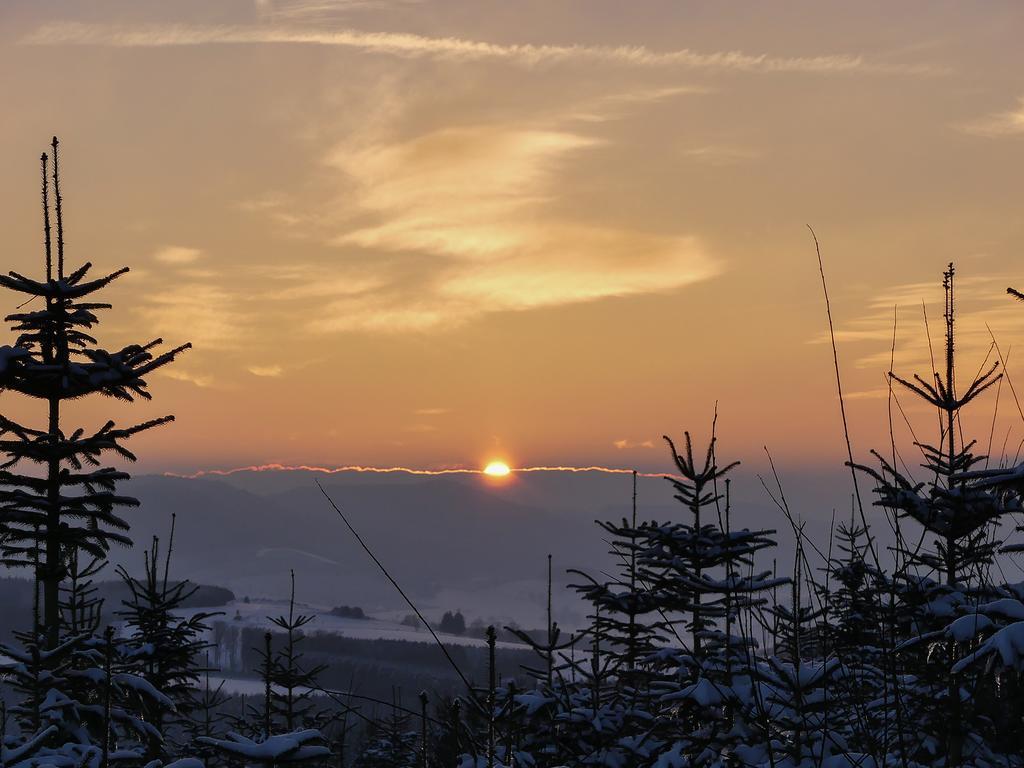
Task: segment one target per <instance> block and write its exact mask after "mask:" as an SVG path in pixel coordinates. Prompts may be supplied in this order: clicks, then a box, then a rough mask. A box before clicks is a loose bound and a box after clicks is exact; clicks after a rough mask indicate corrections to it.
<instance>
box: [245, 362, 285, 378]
mask: <svg viewBox="0 0 1024 768" xmlns="http://www.w3.org/2000/svg"><path fill="white" fill-rule="evenodd" d="M246 370H248V371H249V373H251V374H252V375H253V376H261V377H263V378H276V377H278V376H280V375H281V374H282V373H284V368H282V367H281V366H280V365H250V366H249V367H248V368H247V369H246Z"/></svg>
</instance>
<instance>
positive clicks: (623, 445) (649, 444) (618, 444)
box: [612, 438, 654, 451]
mask: <svg viewBox="0 0 1024 768" xmlns="http://www.w3.org/2000/svg"><path fill="white" fill-rule="evenodd" d="M612 445H613V446H615V448H616V449H618V450H620V451H625V450H629V449H631V448H653V447H654V441H653V440H642V441H640V442H634V441H632V440H626V439H625V438H623V439H621V440H613V441H612Z"/></svg>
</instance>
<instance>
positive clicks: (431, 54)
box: [22, 21, 934, 74]
mask: <svg viewBox="0 0 1024 768" xmlns="http://www.w3.org/2000/svg"><path fill="white" fill-rule="evenodd" d="M22 42H24V43H27V44H31V45H104V46H115V47H122V48H136V47H170V46H190V45H215V44H221V45H243V44H291V45H322V46H334V47H340V48H349V49H354V50H358V51H362V52H367V53H380V54H387V55H391V56H400V57H405V58H431V59H440V60H452V61H482V60H498V61H507V62H510V63H515V64H520V65H525V66H537V65H542V64H561V63H571V62H579V63H591V64H593V63H607V64H616V65H627V66H634V67H680V68H686V69H700V70H719V71H734V72H769V73H770V72H779V73H786V72H794V73H845V72H876V73H879V72H889V73H891V72H904V73H908V74H928V73H931V72H933V71H934V70H933V69H932V68H931V67H929V66H927V65H916V64H912V65H901V64H890V63H884V62H879V61H872V60H868V59H866V58H865V57H863V56H860V55H851V54H832V55H824V56H770V55H768V54H749V53H745V52H742V51H715V52H710V53H708V52H700V51H695V50H692V49H689V48H682V49H677V50H673V51H655V50H651V49H650V48H647V47H646V46H642V45H620V46H593V45H534V44H531V43H521V44H512V45H508V44H498V43H489V42H484V41H479V40H469V39H465V38H459V37H428V36H425V35H417V34H410V33H403V32H390V31H388V32H366V31H362V30H356V29H334V30H330V29H300V28H290V27H281V26H273V25H271V24H263V25H251V26H239V25H194V24H140V25H123V24H95V23H83V22H70V21H66V22H56V23H49V24H44V25H42V26H40V27H38V28H37V29H36V30H34V31H33V32H31V33H30V34H29V35H27V36H26V37H25V38H23V40H22Z"/></svg>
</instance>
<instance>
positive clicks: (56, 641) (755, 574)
mask: <svg viewBox="0 0 1024 768" xmlns="http://www.w3.org/2000/svg"><path fill="white" fill-rule="evenodd" d="M57 149H58V144H57V140H56V139H54V141H53V144H52V152H51V153H49V154H44V155H43V156H42V158H41V188H42V213H43V234H44V249H45V258H44V262H43V277H42V278H40V279H37V278H33V277H30V276H25V275H21V274H17V273H14V272H12V273H9V274H8V275H6V276H0V286H2V287H4V288H7V289H9V290H10V291H13V292H14V293H15V294H16V295H17V296H18V302H17V304H18V306H17V308H16V310H15V311H14V312H13V313H12V314H10V315H8V316H7V318H6V320H7V321H8V322H9V323H11V325H12V326H13V329H14V332H15V334H16V338H15V340H14V343H13V344H11V345H8V346H2V347H0V388H2V389H3V390H4V396H5V397H7V396H8V393H17V394H20V395H22V396H24V397H27V398H30V399H31V400H33V401H34V402H36V403H37V404H38V405H39V408H38V412H39V414H40V420H39V422H38V423H34V424H22V423H18V422H16V421H14V420H12V419H9V418H6V417H2V416H0V452H2V453H3V455H4V463H3V465H2V468H0V555H2V558H3V564H4V565H6V566H7V567H9V568H13V569H21V570H22V571H23V572H24V574H25V576H26V577H27V578H26V579H25V580H24V581H20V582H18V584H19V585H22V584H24V585H27V588H26V589H23V590H13V591H12V592H11V595H12V596H11V597H10V598H5V599H8V600H9V603H7V604H4V605H3V606H0V607H3V608H5V609H6V610H5V613H9V614H10V616H8V621H9V623H10V625H11V626H12V627H15V628H16V631H15V632H14V634H13V639H12V640H11V641H10V642H8V643H6V644H5V645H3V646H2V647H0V654H2V656H3V659H2V661H0V672H2V674H3V686H4V690H3V697H2V702H3V704H2V707H0V762H2V764H3V766H17V767H18V768H29V767H30V766H31V767H32V768H35V767H36V766H59V767H60V768H77V767H79V766H83V767H88V768H109V766H112V765H120V766H126V768H127V767H134V766H140V767H141V766H146V768H159V766H162V765H175V766H177V768H196V766H199V765H201V764H207V765H210V766H231V767H234V766H241V765H265V766H273V765H276V764H283V763H299V762H303V763H310V764H315V765H318V766H325V767H326V766H338V768H345V767H346V766H359V767H360V768H371V767H377V768H385V767H387V768H401V767H406V766H407V767H412V766H420V768H426V767H428V766H430V767H435V768H439V767H440V766H446V767H448V768H454V766H460V768H470V767H473V768H482V767H484V766H486V767H487V768H492V767H494V766H524V767H526V768H531V767H536V768H554V767H555V766H606V767H610V768H623V767H625V766H642V767H649V768H678V767H681V766H695V767H696V766H730V767H736V768H738V767H739V766H761V767H766V768H796V767H797V766H800V767H801V768H819V767H827V768H840V767H842V766H851V767H852V766H857V767H858V768H859V767H862V766H863V767H865V768H881V767H882V766H892V767H893V768H896V767H898V768H912V767H916V766H934V765H944V766H957V767H959V766H986V767H988V766H992V767H993V768H994V767H995V766H1019V765H1022V764H1024V757H1022V755H1024V749H1022V748H1024V688H1022V685H1021V679H1020V674H1021V669H1022V666H1024V585H1022V584H1020V583H1014V582H1011V581H1010V580H1009V579H1008V578H1007V577H1006V575H1005V573H1004V571H1005V569H1004V567H1003V566H1004V563H1005V562H1008V558H1012V557H1013V556H1014V553H1015V552H1016V551H1017V549H1018V547H1017V546H1015V545H1013V544H1006V543H1005V540H1006V536H1007V530H1008V529H1011V528H1012V527H1013V523H1014V522H1015V520H1016V517H1017V516H1018V515H1019V514H1020V513H1021V511H1022V494H1024V466H1004V465H1003V462H1002V461H1001V460H995V459H990V458H989V455H990V454H992V453H993V451H992V439H993V438H992V434H991V432H990V433H989V434H987V435H981V436H980V439H981V442H982V443H987V447H985V449H984V450H982V448H981V447H980V444H979V442H978V441H977V440H975V438H974V437H973V436H971V435H969V434H965V433H964V430H963V427H962V423H961V414H962V413H963V412H964V411H965V410H966V409H971V408H975V407H976V406H977V404H978V403H979V402H980V401H979V398H980V397H981V396H982V395H983V394H985V393H989V394H993V393H994V395H995V403H996V407H997V406H998V401H999V396H1000V393H1001V391H1002V387H1003V383H1004V382H1006V383H1007V384H1008V385H1009V386H1010V388H1011V390H1012V383H1011V382H1009V380H1008V379H1007V378H1004V372H1003V371H1001V370H1000V369H1001V363H1002V352H1001V350H1000V349H999V348H998V346H997V345H996V344H995V340H994V339H993V344H992V348H991V349H990V351H989V358H990V359H989V360H987V361H986V362H985V363H984V364H983V365H982V366H980V368H979V369H978V372H977V373H976V374H975V375H974V376H973V377H970V378H967V377H963V376H961V377H960V378H959V379H958V376H957V346H956V322H955V310H956V305H955V292H954V291H955V284H954V271H953V268H952V266H951V267H950V268H949V269H948V270H947V271H946V273H945V275H944V280H943V291H944V294H945V301H946V304H945V312H944V318H943V320H944V326H945V327H944V344H943V346H942V348H941V349H939V350H938V351H937V352H936V354H934V356H933V358H934V362H933V365H932V368H933V370H931V371H929V372H927V373H925V374H919V375H913V374H912V375H908V376H904V375H897V374H895V373H892V372H890V381H891V384H892V387H893V390H892V392H890V404H892V403H896V404H897V405H898V404H899V399H898V397H905V396H910V397H913V398H917V399H919V400H921V401H923V402H924V403H926V404H927V405H928V406H929V407H930V408H931V409H932V410H933V411H934V418H933V419H929V423H928V425H927V427H922V430H921V434H919V435H915V442H914V444H913V446H912V447H911V449H910V450H909V452H908V451H907V449H905V448H902V447H897V443H896V440H895V439H892V440H891V441H890V443H889V444H888V445H884V446H880V447H879V448H878V450H877V451H875V452H872V454H871V455H870V456H869V457H866V458H862V459H861V460H859V461H855V458H856V457H854V455H853V453H852V451H851V455H850V469H851V475H852V479H853V482H854V486H853V488H854V494H853V495H854V500H853V504H852V506H851V507H850V508H849V512H848V513H844V514H843V515H842V516H841V519H840V520H838V521H837V522H836V525H835V530H834V533H833V536H832V538H831V539H830V540H829V541H824V542H822V541H812V540H809V539H808V538H807V537H805V536H804V533H803V528H802V526H801V524H800V522H799V519H798V518H797V517H796V516H794V515H793V514H792V512H791V511H790V509H789V507H788V504H787V501H786V496H785V492H784V487H783V484H782V483H781V482H779V481H778V478H777V477H775V478H774V480H772V481H769V482H766V483H765V489H766V492H767V493H768V494H769V495H770V496H771V497H772V499H773V500H774V501H775V502H776V504H777V505H778V508H779V511H780V520H783V521H785V523H784V527H780V529H779V530H769V529H764V530H749V529H746V528H739V527H736V526H735V525H734V524H733V520H734V519H735V518H738V517H739V514H738V511H737V510H735V509H734V508H733V500H732V495H731V492H730V484H731V476H732V473H733V472H734V470H735V467H736V464H735V463H733V462H730V461H728V460H726V459H724V458H723V457H720V456H719V447H718V442H717V440H718V438H717V435H716V434H715V432H716V430H715V427H714V426H713V427H712V434H711V439H710V442H709V444H708V445H707V446H704V447H702V448H695V446H694V445H693V443H692V440H691V438H690V435H689V434H688V433H684V434H683V436H682V437H681V439H680V440H679V441H678V442H675V441H673V440H671V439H668V438H666V441H667V446H668V451H669V457H670V460H671V461H670V464H669V465H668V468H669V475H668V478H667V479H668V481H669V490H670V491H671V492H672V494H673V495H674V496H675V498H676V500H677V501H678V502H679V505H678V514H677V515H675V516H674V517H673V518H672V519H669V520H662V521H658V520H639V519H637V516H636V513H635V511H634V513H633V516H632V517H631V518H630V519H623V520H618V521H603V522H600V523H599V524H598V525H599V528H598V529H596V530H594V531H593V532H592V533H591V535H595V536H602V537H605V538H606V539H607V540H608V541H609V542H610V547H611V554H612V555H613V556H614V559H615V563H616V566H615V569H614V571H613V572H612V573H600V574H586V573H582V572H573V576H574V582H575V586H574V589H575V590H576V591H577V592H578V595H579V597H580V599H581V600H583V601H585V603H586V604H587V605H588V606H589V608H590V610H589V612H588V613H589V619H588V622H589V623H588V624H587V626H584V627H582V628H580V629H578V630H577V631H574V632H572V633H566V632H564V631H563V630H562V629H561V628H560V627H559V626H558V624H557V621H556V617H554V616H553V615H552V613H551V609H550V600H549V608H548V620H547V625H546V627H545V628H544V629H543V630H542V631H540V632H536V631H533V632H524V631H521V630H518V629H516V628H515V627H509V628H503V631H504V632H505V633H507V634H508V635H509V636H512V637H515V638H517V639H518V640H519V641H520V643H523V644H525V645H526V646H527V648H526V649H523V650H511V649H509V648H507V647H504V646H499V645H498V643H497V630H496V629H495V628H493V627H492V628H488V629H487V631H486V633H485V636H486V644H485V645H477V646H476V647H473V648H464V647H460V646H456V647H451V648H449V647H447V646H445V645H443V644H441V642H440V640H438V639H437V638H436V637H434V639H435V640H437V645H429V644H422V645H418V644H411V643H404V644H399V643H392V642H389V641H383V640H381V641H358V640H351V639H346V638H339V637H333V636H328V635H326V634H321V633H317V632H316V631H315V623H314V620H315V615H314V614H310V613H301V612H300V611H299V609H298V606H297V603H296V601H295V585H294V580H293V583H292V596H291V600H290V601H289V602H288V603H286V604H282V612H281V613H280V615H275V616H269V617H268V620H269V622H270V625H269V626H270V628H271V629H270V631H262V630H254V629H252V628H246V627H242V626H238V625H236V626H234V627H232V626H231V623H230V621H229V620H228V619H226V618H222V619H217V618H216V617H215V615H214V613H215V610H211V611H205V610H199V611H196V610H191V611H183V609H184V608H186V607H187V606H189V605H196V604H197V600H200V599H201V597H200V591H199V590H200V588H199V587H196V586H194V585H191V584H190V583H189V582H188V581H187V580H183V579H182V577H181V575H178V574H174V573H173V548H174V525H175V522H174V520H173V519H172V520H171V521H170V526H169V533H170V535H169V536H168V537H167V539H166V541H164V542H161V541H159V540H156V539H154V540H153V541H151V542H139V543H138V544H141V545H143V546H142V548H141V551H140V552H139V553H138V563H139V569H138V570H137V571H133V572H129V571H128V570H126V569H123V568H119V569H118V570H117V573H116V576H117V577H118V578H119V582H118V584H119V586H117V587H116V588H114V587H111V586H109V584H110V583H111V581H112V579H113V576H114V575H115V574H111V573H109V572H108V566H107V563H106V558H107V554H108V552H109V550H110V548H111V547H112V546H119V545H124V546H128V545H131V544H132V543H133V542H132V540H131V537H130V535H129V523H128V520H127V519H126V517H125V516H124V515H125V512H126V510H130V509H131V508H132V507H134V506H137V504H138V502H137V501H136V500H134V499H133V498H131V497H128V496H125V495H123V494H121V493H119V491H118V484H119V483H121V482H122V481H124V480H126V479H127V478H128V475H127V473H126V472H124V471H123V470H121V469H118V468H116V467H112V466H109V465H108V457H113V458H117V459H120V460H125V461H129V462H130V461H132V460H134V458H135V457H134V455H133V454H132V453H131V451H130V450H129V449H128V448H127V447H126V443H127V441H128V440H129V439H130V438H131V437H132V436H134V435H136V434H138V433H140V432H143V431H146V430H148V429H151V428H155V427H158V426H161V425H165V424H167V423H169V422H170V421H172V420H173V417H171V416H165V417H163V418H158V419H154V420H151V421H147V422H144V423H141V424H137V425H133V426H128V427H123V426H118V425H116V424H114V423H113V422H107V423H105V424H102V425H100V426H99V427H98V428H97V427H91V428H81V427H79V426H77V425H73V424H70V423H68V420H67V418H66V408H65V407H64V406H65V405H66V403H67V402H68V401H70V400H75V399H79V398H86V397H94V396H106V397H111V398H114V399H117V400H121V401H125V402H131V401H134V400H136V399H139V398H143V399H148V398H149V397H150V394H149V391H148V386H147V381H146V377H147V376H148V375H149V374H150V373H152V372H153V371H155V370H157V369H159V368H161V367H163V366H165V365H168V364H171V363H172V362H173V361H174V360H175V359H176V357H177V356H178V355H179V354H181V353H183V352H185V351H186V350H187V349H188V345H187V344H186V345H183V346H178V347H174V348H171V349H170V350H169V351H165V352H160V351H159V347H160V344H161V341H160V340H159V339H157V340H153V341H150V342H147V343H143V344H134V345H129V346H126V347H124V348H121V349H119V350H114V351H110V350H106V349H103V348H101V347H100V346H99V344H98V342H97V340H96V339H95V338H94V337H93V336H92V335H91V334H92V332H93V328H94V327H95V326H96V324H97V322H98V313H99V312H101V311H102V310H105V309H108V308H109V305H107V304H105V303H102V302H101V301H98V300H97V299H96V297H95V294H97V293H98V292H99V291H101V289H103V288H104V287H106V286H107V285H109V284H110V283H111V282H112V281H113V280H115V279H117V278H118V277H119V276H120V275H122V274H123V273H124V272H125V271H126V270H119V271H117V272H114V273H112V274H109V275H106V276H103V277H100V278H91V277H89V272H90V265H89V264H88V263H85V264H83V265H82V266H77V267H71V266H69V265H68V264H66V262H65V254H64V229H63V213H62V207H63V199H62V197H61V192H60V175H59V171H58V155H57ZM837 372H838V365H837ZM961 382H966V383H961ZM1014 396H1015V393H1014ZM900 410H901V411H902V406H900ZM977 413H979V414H983V412H982V411H977ZM983 415H984V418H975V419H969V418H968V419H966V421H968V423H971V424H978V423H983V422H984V423H987V422H988V421H989V419H991V421H992V423H993V424H994V423H995V417H994V416H992V417H989V416H987V414H983ZM1012 463H1015V462H1011V464H1012ZM862 488H863V493H862V490H861V489H862ZM328 500H329V499H328ZM332 503H333V502H332ZM634 510H635V504H634ZM338 511H339V513H341V511H340V510H338ZM342 517H343V518H344V515H343V514H342ZM346 522H347V521H346ZM877 531H881V532H883V533H884V538H885V539H886V540H891V541H893V542H894V543H893V544H892V545H891V546H886V547H883V546H881V545H880V544H879V539H880V538H882V537H879V536H877V535H876V532H877ZM353 533H354V531H353ZM541 533H542V532H541ZM780 536H787V537H792V538H793V540H794V541H795V542H796V554H795V557H794V558H793V559H792V561H791V562H788V563H786V564H785V565H782V564H779V565H778V566H776V565H774V563H775V562H776V554H775V547H776V542H777V541H778V540H779V537H780ZM467 546H480V547H486V546H488V543H487V542H478V543H467ZM367 551H368V552H369V551H370V550H369V548H368V549H367ZM371 554H372V553H371ZM548 562H549V570H550V559H549V561H548ZM381 568H382V570H383V565H381ZM549 583H550V579H549ZM204 597H205V598H207V599H212V600H213V601H214V602H216V601H217V600H220V601H224V600H227V599H229V595H227V594H223V593H221V594H213V593H212V591H210V590H208V591H207V594H206V595H205V596H204ZM410 608H412V610H413V611H414V612H415V613H416V614H417V620H421V619H422V617H421V616H419V615H418V611H417V610H416V608H415V606H412V605H411V604H410ZM347 612H348V614H349V617H351V614H352V613H353V609H351V608H348V609H347ZM447 622H448V624H449V625H451V627H455V628H456V629H458V630H459V631H464V630H466V627H465V621H464V618H463V617H462V616H461V614H459V615H458V616H456V614H453V613H451V612H450V613H449V616H448V618H447ZM423 631H424V633H426V634H425V636H426V637H429V636H432V632H433V630H432V628H431V627H429V626H425V627H423ZM232 632H234V635H232V637H230V638H228V637H227V635H228V634H231V633H232ZM228 640H230V644H232V645H237V646H239V647H241V649H242V651H241V655H240V657H239V664H240V666H241V667H242V668H243V671H246V672H248V673H250V674H251V675H253V676H254V677H256V678H257V679H258V680H259V684H260V693H259V694H258V695H246V696H235V697H231V696H228V695H227V692H226V691H225V690H224V688H223V686H222V684H221V683H218V681H217V672H218V669H217V659H216V656H217V653H218V651H219V650H220V649H221V648H223V647H224V646H225V645H227V644H228ZM346 658H348V659H349V660H350V662H349V663H347V664H346V661H345V659H346ZM410 667H415V669H416V670H418V672H417V674H419V675H420V677H418V678H413V679H412V685H414V686H415V687H417V688H418V687H419V686H420V685H422V687H423V689H424V690H423V692H422V693H420V692H419V691H417V690H413V691H410V690H408V687H406V688H404V689H402V690H400V687H401V686H400V684H399V682H398V681H400V680H401V681H403V682H402V685H405V686H408V685H409V684H410V677H409V674H410Z"/></svg>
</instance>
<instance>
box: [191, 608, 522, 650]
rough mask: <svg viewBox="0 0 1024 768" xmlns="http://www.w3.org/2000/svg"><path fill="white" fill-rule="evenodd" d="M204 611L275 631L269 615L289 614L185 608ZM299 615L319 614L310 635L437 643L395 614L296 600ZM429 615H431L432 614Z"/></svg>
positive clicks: (452, 638)
mask: <svg viewBox="0 0 1024 768" xmlns="http://www.w3.org/2000/svg"><path fill="white" fill-rule="evenodd" d="M203 611H219V612H223V616H218V617H216V618H214V619H211V620H210V621H209V622H208V623H210V624H213V623H214V622H218V621H220V622H224V623H226V624H229V625H232V626H238V627H240V628H245V629H259V630H271V631H275V632H280V631H281V630H280V628H279V627H277V626H275V625H274V624H273V622H271V620H270V619H269V618H268V617H271V616H274V617H276V616H287V615H288V601H287V600H265V599H259V600H250V601H249V602H245V601H243V600H235V601H233V602H231V603H228V604H227V605H226V606H224V607H223V608H193V609H188V610H186V611H181V613H182V614H185V615H190V614H194V613H199V612H203ZM295 613H296V614H307V615H308V614H316V619H315V620H313V621H312V622H311V623H309V624H307V625H306V626H305V627H304V631H305V633H306V634H313V633H316V632H324V633H327V634H331V635H340V636H342V637H349V638H352V639H354V640H404V641H407V642H411V643H433V642H434V639H433V637H431V635H430V632H429V631H427V629H426V628H424V627H410V626H408V625H405V624H402V623H401V621H400V620H399V619H398V617H396V616H394V615H390V616H385V617H379V618H378V617H373V618H367V619H346V618H341V617H340V616H332V615H331V614H330V610H329V609H327V608H323V607H317V606H311V605H306V604H302V603H296V605H295ZM428 618H429V617H428ZM437 634H438V637H440V638H441V641H442V642H443V643H444V644H445V645H463V646H475V647H481V648H483V647H486V645H487V643H486V641H485V640H483V639H482V638H477V637H466V636H462V635H451V634H445V633H442V632H438V633H437ZM497 646H498V647H499V648H506V649H520V650H522V649H523V647H524V646H522V645H518V644H515V643H507V642H498V643H497Z"/></svg>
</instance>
